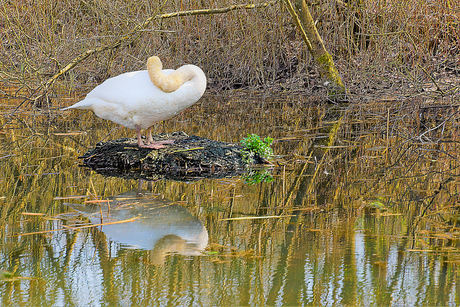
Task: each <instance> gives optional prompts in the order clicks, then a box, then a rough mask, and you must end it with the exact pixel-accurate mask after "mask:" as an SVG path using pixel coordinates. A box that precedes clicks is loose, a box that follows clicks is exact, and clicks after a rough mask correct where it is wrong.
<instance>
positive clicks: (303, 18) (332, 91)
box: [284, 0, 346, 101]
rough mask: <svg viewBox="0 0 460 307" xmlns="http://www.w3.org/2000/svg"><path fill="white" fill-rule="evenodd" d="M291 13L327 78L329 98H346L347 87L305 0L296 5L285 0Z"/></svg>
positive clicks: (297, 2)
mask: <svg viewBox="0 0 460 307" xmlns="http://www.w3.org/2000/svg"><path fill="white" fill-rule="evenodd" d="M284 2H285V4H286V6H287V9H288V11H289V13H290V14H291V16H292V18H294V21H295V23H296V25H297V28H298V29H299V30H300V32H301V34H302V37H303V39H304V41H305V44H306V46H307V48H308V50H309V51H310V53H311V55H312V56H313V58H314V59H315V60H316V62H317V63H318V64H319V67H320V73H321V76H322V77H323V78H324V79H326V80H327V83H326V84H327V89H328V95H329V98H330V99H332V100H334V101H337V100H344V99H346V89H345V86H344V84H343V83H342V79H341V78H340V75H339V72H338V70H337V69H336V68H335V65H334V61H333V59H332V56H331V55H330V54H329V52H327V51H326V48H325V47H324V43H323V40H322V39H321V36H320V35H319V33H318V30H317V29H316V26H315V22H314V20H313V17H312V16H311V14H310V11H309V9H308V7H307V3H306V2H305V0H295V7H294V6H293V5H292V3H291V1H290V0H284Z"/></svg>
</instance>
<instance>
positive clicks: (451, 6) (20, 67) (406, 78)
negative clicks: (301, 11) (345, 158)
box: [0, 0, 460, 95]
mask: <svg viewBox="0 0 460 307" xmlns="http://www.w3.org/2000/svg"><path fill="white" fill-rule="evenodd" d="M156 3H157V2H151V1H145V0H143V1H120V0H110V1H102V2H101V1H96V0H90V1H82V0H71V1H59V2H55V1H48V0H42V1H38V2H36V1H34V2H32V1H25V0H24V1H4V2H3V3H2V5H1V6H0V36H1V40H0V58H1V60H0V82H1V83H2V84H3V85H2V88H5V87H7V86H15V87H20V88H21V89H24V90H26V91H24V92H22V94H23V95H30V94H31V93H32V92H33V89H35V88H36V87H37V85H38V84H42V83H44V82H46V80H48V79H49V78H50V76H52V75H53V74H55V73H56V72H58V71H59V70H60V69H62V68H63V67H65V66H66V65H67V64H68V63H69V61H71V60H72V59H74V58H75V57H76V56H77V55H80V54H82V53H84V52H85V51H87V50H91V49H94V48H97V47H101V46H110V45H111V44H113V43H114V42H116V41H117V40H119V39H120V37H122V36H123V35H126V34H128V33H130V31H132V30H133V29H134V28H135V27H136V26H137V25H139V24H141V23H142V22H144V21H145V20H146V19H147V18H149V17H152V16H157V15H159V14H163V13H173V12H177V11H184V10H197V9H213V8H214V9H215V8H223V7H228V6H231V5H234V4H241V3H240V2H237V1H235V0H228V1H219V2H214V1H206V0H205V1H197V0H194V1H164V2H162V3H161V4H159V5H157V4H156ZM352 4H353V5H349V4H348V5H347V4H346V3H345V2H341V1H338V2H336V1H324V0H323V1H319V2H315V3H314V4H312V5H311V6H310V9H311V12H312V15H313V18H314V19H315V20H316V23H317V26H318V30H319V33H320V34H321V36H322V38H323V40H324V43H325V45H326V48H327V50H328V51H329V53H330V54H331V55H332V56H333V58H334V61H335V62H336V65H337V68H338V69H339V72H340V73H341V74H342V77H343V80H344V82H345V83H346V85H347V86H348V88H349V90H350V91H351V93H352V94H353V93H356V94H361V93H364V92H369V91H375V90H376V89H401V85H403V88H405V89H409V86H411V88H412V89H415V90H417V91H421V90H423V89H424V87H423V85H422V83H424V82H425V81H427V82H430V83H431V84H432V85H433V80H437V81H441V83H437V84H436V85H437V86H438V87H442V88H437V87H436V86H435V90H438V91H439V90H442V91H445V90H446V87H445V86H444V87H443V83H442V82H447V83H449V81H452V80H451V79H449V78H447V77H448V76H451V75H453V76H457V75H458V72H459V70H460V68H459V56H458V53H459V41H460V39H459V35H460V34H459V32H458V23H459V20H458V19H459V10H460V5H459V4H458V3H457V2H456V1H451V0H437V1H430V2H427V1H421V0H420V1H412V0H411V1H408V0H405V1H396V0H392V1H353V2H352ZM358 4H361V5H358ZM151 55H159V56H160V58H162V59H164V62H165V67H177V66H179V65H182V64H184V63H194V64H196V65H198V66H201V67H202V68H203V69H204V71H205V72H206V73H207V75H208V77H209V88H210V89H214V90H225V89H234V88H241V87H250V88H254V87H259V86H263V87H265V88H270V89H278V90H283V91H284V90H289V91H293V90H302V91H307V92H312V91H315V90H318V89H321V88H322V84H321V83H320V82H319V81H320V80H318V78H317V76H318V73H317V68H316V67H315V64H314V62H313V61H312V60H311V58H310V55H309V54H308V52H307V51H306V48H305V45H304V43H303V41H302V38H301V37H300V34H299V33H298V31H297V30H296V27H295V25H294V22H293V20H292V18H291V17H290V15H289V13H288V12H287V10H286V8H285V6H284V4H283V3H282V2H276V1H275V2H270V5H268V6H265V7H263V8H255V9H250V10H233V11H230V12H228V13H225V14H215V15H195V16H181V17H174V18H168V19H154V20H153V21H152V22H151V23H150V24H149V26H148V27H147V28H146V29H143V30H142V31H141V32H140V35H139V37H138V39H136V40H134V41H132V42H130V43H129V44H127V45H123V44H121V45H120V46H118V47H116V48H113V49H112V48H109V49H107V50H105V51H103V52H99V53H95V54H93V55H92V56H91V57H88V58H87V59H85V60H84V61H83V62H82V63H80V64H79V65H78V66H77V67H76V68H75V69H72V70H70V71H69V72H68V73H66V74H65V75H64V76H63V77H61V78H60V81H65V82H63V83H61V84H63V85H64V88H65V89H66V90H69V89H70V90H73V89H78V88H79V87H81V86H85V85H91V86H93V85H94V84H95V83H100V82H101V81H103V80H104V79H106V78H107V77H110V76H113V75H116V74H119V73H122V72H126V71H131V70H137V69H144V67H145V60H146V59H147V58H148V57H149V56H151ZM431 78H433V80H432V79H431ZM449 89H450V90H452V89H453V90H454V91H456V90H457V89H456V88H452V87H449V88H448V89H447V90H449Z"/></svg>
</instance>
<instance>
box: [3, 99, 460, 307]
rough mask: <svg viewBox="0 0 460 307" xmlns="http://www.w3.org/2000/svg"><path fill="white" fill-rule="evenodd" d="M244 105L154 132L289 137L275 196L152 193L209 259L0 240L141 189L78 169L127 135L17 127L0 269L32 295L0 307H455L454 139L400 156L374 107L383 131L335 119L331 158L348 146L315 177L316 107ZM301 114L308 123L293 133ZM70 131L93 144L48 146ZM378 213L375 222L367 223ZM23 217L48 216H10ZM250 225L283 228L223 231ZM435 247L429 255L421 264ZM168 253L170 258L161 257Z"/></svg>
mask: <svg viewBox="0 0 460 307" xmlns="http://www.w3.org/2000/svg"><path fill="white" fill-rule="evenodd" d="M243 105H244V104H242V103H240V102H231V103H230V105H227V101H225V100H223V101H222V100H219V102H218V103H216V104H214V105H212V104H211V101H209V102H206V101H205V102H203V103H202V104H200V105H198V106H196V108H198V109H199V110H198V111H200V115H199V116H197V117H196V118H194V119H193V120H192V118H191V113H195V114H196V112H195V111H196V110H195V111H194V112H190V113H187V112H186V113H185V114H184V115H181V116H180V117H178V118H176V119H175V120H173V121H172V122H171V123H169V122H168V123H165V127H166V130H171V131H172V130H187V131H189V130H190V131H191V130H193V129H194V130H195V133H197V134H200V135H204V136H207V137H210V138H216V139H217V138H220V139H223V140H224V141H237V140H238V139H239V138H240V137H241V136H244V135H245V133H246V132H247V130H251V131H254V132H255V133H258V134H260V135H263V136H264V135H270V136H274V137H275V138H278V137H279V136H286V135H287V134H289V135H290V138H289V139H288V140H285V141H283V142H281V141H279V142H277V143H276V144H275V153H276V154H282V153H285V154H286V156H285V157H284V158H283V160H282V161H280V162H285V167H284V169H282V168H275V169H274V170H273V173H272V175H273V177H274V178H275V180H274V181H273V182H270V183H262V184H259V185H253V186H248V185H244V184H243V183H242V181H241V180H239V179H238V178H233V179H221V180H201V181H198V182H192V183H185V182H171V181H157V182H152V183H150V187H149V188H148V191H149V193H153V194H155V195H158V197H160V198H161V197H165V198H167V199H171V201H172V203H173V204H175V205H177V204H180V205H181V206H183V207H184V208H185V209H186V210H187V211H188V212H190V214H191V215H193V216H195V217H197V218H198V219H199V220H200V221H203V224H204V225H205V226H206V229H207V231H208V233H209V242H212V243H213V244H211V248H210V250H209V253H208V254H207V255H206V256H204V257H188V256H184V255H180V251H181V250H184V248H186V240H184V239H181V238H180V236H178V235H177V234H173V235H166V236H162V238H161V239H159V240H157V244H156V247H157V249H155V248H154V249H153V251H144V250H132V249H125V248H120V247H119V245H116V244H111V243H110V242H111V241H110V240H108V236H107V235H106V234H105V233H104V232H105V231H106V229H105V226H104V227H103V228H102V230H103V231H102V232H101V231H99V230H97V229H87V230H80V231H79V232H74V231H67V232H58V233H54V234H49V233H48V234H47V233H43V234H40V235H35V236H23V237H21V236H17V237H9V236H8V235H10V234H21V233H26V232H33V231H39V230H49V229H53V228H54V227H59V226H60V225H59V223H61V221H55V220H52V219H50V218H52V217H53V216H55V214H58V213H62V212H64V211H66V210H67V209H66V207H65V206H63V205H62V203H63V201H66V202H68V201H69V200H65V199H64V200H63V199H55V197H62V198H69V197H72V198H74V197H83V198H82V199H95V198H96V197H94V194H96V192H97V194H99V195H98V198H99V199H105V198H106V196H107V195H113V194H119V193H121V192H122V191H126V190H131V189H133V188H136V187H137V182H136V181H122V180H119V179H116V178H102V177H100V176H98V175H96V174H92V173H89V172H87V171H85V170H84V169H81V168H78V167H75V156H76V154H75V153H78V152H84V151H85V150H86V149H87V147H89V146H91V144H94V142H95V140H100V139H103V138H104V136H106V135H107V134H109V133H112V134H113V135H111V136H110V138H117V137H121V136H130V135H129V132H127V131H124V130H123V129H117V130H114V131H112V126H111V125H106V124H104V123H101V122H98V121H97V120H96V122H94V123H92V122H90V121H89V120H88V121H87V120H86V119H88V118H87V117H86V115H81V119H83V120H81V121H77V122H76V123H72V124H70V123H71V121H73V120H75V119H74V118H66V119H63V120H62V125H63V126H59V127H58V128H56V127H54V126H52V125H48V126H43V127H42V128H40V127H41V126H40V125H39V120H37V126H34V125H33V123H32V122H30V121H31V119H30V118H28V117H27V116H25V117H24V118H22V117H21V118H20V119H21V120H20V121H19V120H17V121H15V122H14V124H15V125H17V126H15V127H13V126H12V125H10V126H9V128H8V129H6V130H5V131H6V133H5V134H0V138H1V140H2V142H1V145H0V146H2V147H1V148H2V149H1V150H2V152H4V155H2V157H3V156H7V157H6V158H4V159H0V167H1V168H2V171H4V173H3V174H2V175H0V176H3V177H2V178H4V179H5V180H2V181H1V183H0V193H1V194H0V197H2V198H0V203H1V204H2V206H1V209H0V210H1V213H2V219H1V220H0V225H1V226H2V228H1V229H2V230H1V235H2V237H1V239H2V244H1V249H0V260H2V261H1V262H0V263H1V267H0V269H1V270H4V271H7V272H9V273H11V274H12V275H15V276H22V277H30V278H32V279H33V280H34V282H30V283H29V281H28V280H17V281H18V282H20V285H21V286H23V285H27V287H29V288H28V291H27V293H25V292H21V291H20V290H18V289H19V287H18V286H15V285H17V284H14V283H11V282H8V283H1V284H0V291H1V292H2V293H6V294H5V295H3V296H2V299H1V300H2V304H3V305H6V306H8V305H11V301H9V300H10V298H11V300H13V299H15V300H16V301H26V300H27V299H30V298H31V297H36V298H39V299H38V300H40V301H41V302H42V305H52V304H54V303H55V302H56V300H57V299H58V298H61V297H62V296H63V295H62V293H66V295H65V298H63V300H64V301H65V303H67V305H72V304H75V302H80V300H81V299H82V298H85V299H87V300H88V301H90V300H93V301H90V302H89V303H88V304H87V305H91V303H93V302H95V301H97V302H100V301H102V302H103V303H101V304H104V303H106V304H105V305H123V304H125V305H129V304H131V305H160V304H163V303H164V305H167V304H168V303H167V302H165V301H168V299H169V301H168V302H169V303H171V304H174V303H177V300H179V299H180V298H184V297H189V298H190V299H191V300H192V299H193V300H194V301H195V302H198V301H200V304H202V305H219V304H220V303H221V302H226V304H227V305H250V304H254V305H261V306H262V305H271V304H273V305H274V304H278V303H279V304H284V305H296V306H298V305H308V304H310V305H327V304H329V305H354V302H358V303H362V304H366V303H367V302H370V303H369V304H374V305H391V304H394V305H397V304H398V302H399V303H401V301H396V302H395V301H394V298H395V297H400V296H401V295H405V294H407V296H406V297H412V296H415V297H419V298H420V300H423V301H424V302H427V305H435V304H444V305H448V303H449V302H452V300H451V297H456V292H455V286H453V285H455V284H456V280H457V279H458V274H456V273H455V270H456V266H457V264H455V261H457V260H456V259H455V257H454V256H452V255H454V253H449V254H447V253H445V252H447V251H449V250H451V251H458V244H459V243H458V240H457V239H456V237H455V236H457V237H458V233H457V231H458V229H457V228H456V227H458V226H455V224H450V223H453V222H455V221H451V220H450V218H455V214H458V205H457V203H458V202H457V200H458V192H457V191H458V182H457V181H447V179H448V178H449V177H452V178H456V176H457V175H458V168H457V164H458V163H457V162H456V160H455V159H452V156H454V157H455V155H456V152H458V150H457V147H458V145H457V137H456V135H455V133H452V135H451V141H452V142H449V143H443V144H425V145H423V146H424V147H423V146H422V145H420V144H414V143H412V142H410V141H406V142H402V141H401V135H404V133H405V134H406V135H407V134H408V133H409V132H408V131H405V130H404V131H403V130H402V129H404V127H403V124H402V123H400V122H398V121H397V120H396V119H394V118H391V119H390V120H389V121H388V117H387V116H386V115H387V114H388V112H387V109H386V108H385V109H384V110H383V111H382V114H384V115H385V116H383V117H382V118H379V117H370V118H365V119H361V120H360V121H352V120H344V122H343V124H342V128H341V129H343V130H341V132H339V134H338V137H337V138H336V139H335V142H336V143H335V144H334V145H333V146H343V147H341V148H338V147H335V148H330V150H329V151H328V153H327V154H326V155H325V156H324V159H322V163H316V162H315V157H317V158H316V161H321V159H320V158H322V156H321V154H322V153H324V150H323V149H322V147H315V145H319V144H318V143H315V142H316V140H320V139H322V138H323V139H327V124H326V123H324V122H323V121H322V119H321V118H322V114H323V113H322V111H321V109H320V108H317V109H312V108H305V106H304V105H300V104H299V105H293V106H289V105H287V104H285V103H284V102H267V103H265V104H264V103H260V104H257V103H255V104H253V105H252V107H254V106H255V107H254V108H253V110H251V112H249V111H248V110H245V109H244V107H243ZM224 109H225V110H228V113H227V114H225V113H224V112H223V110H224ZM267 111H268V113H266V112H267ZM284 112H285V113H284ZM360 112H362V111H360ZM253 114H256V115H253ZM263 114H265V115H264V116H262V115H263ZM302 114H307V115H308V117H309V118H314V120H312V121H309V120H307V119H305V118H300V117H301V116H302ZM359 114H362V113H359ZM411 114H412V113H411ZM89 115H91V114H88V116H89ZM259 115H261V116H259ZM18 116H19V115H18ZM315 116H316V117H315ZM412 117H413V119H412V121H411V122H409V124H410V125H412V127H415V125H414V123H416V121H417V116H416V113H414V114H412ZM406 119H407V118H406ZM44 122H45V121H43V122H42V123H44ZM222 122H225V123H226V126H225V125H222V124H221V123H222ZM270 122H276V125H275V126H271V125H269V123H270ZM388 122H389V124H388ZM26 123H27V124H28V125H29V127H32V128H33V130H34V131H33V130H32V129H29V128H28V127H27V125H26ZM424 124H425V125H426V124H428V123H427V122H426V119H425V122H424ZM21 125H22V126H21ZM75 125H76V127H77V129H78V130H82V131H87V132H88V134H76V135H54V134H49V133H48V132H47V131H49V132H58V131H60V132H63V131H67V130H69V129H71V127H75ZM379 125H382V127H395V128H394V129H400V130H398V131H399V132H400V134H399V137H396V136H392V134H391V133H389V134H388V135H389V136H390V140H388V139H387V133H383V134H376V133H370V132H372V130H371V129H374V127H378V126H379ZM436 125H437V124H436V123H433V126H434V127H436ZM322 126H324V127H322ZM18 127H19V128H20V129H17V128H18ZM21 127H22V128H21ZM184 127H185V128H184ZM228 127H230V128H228ZM318 127H322V128H321V129H319V128H318ZM13 128H14V129H13ZM451 128H455V127H451ZM40 129H42V130H40ZM53 129H54V130H53ZM407 129H408V128H407ZM417 129H418V128H417ZM446 131H447V130H446ZM403 132H404V133H403ZM413 133H415V132H413ZM421 133H423V132H420V134H421ZM430 133H434V132H430ZM56 144H60V145H56ZM68 148H73V150H72V151H69V150H68ZM385 149H387V150H388V151H387V152H384V150H385ZM441 149H442V150H441ZM387 161H389V162H390V163H389V164H388V163H387ZM318 167H320V169H317V168H318ZM315 171H316V174H317V175H316V177H315V178H314V180H312V178H313V176H312V175H313V174H314V172H315ZM51 174H52V175H51ZM90 179H91V180H92V182H93V183H94V191H96V192H94V191H93V189H92V187H91V184H90ZM310 186H311V187H312V188H309V187H310ZM309 191H310V192H309ZM54 199H55V200H54ZM71 201H72V202H79V201H80V200H71ZM82 202H83V200H82ZM374 203H376V204H378V206H379V207H378V208H376V209H373V208H371V205H372V204H374ZM168 206H169V205H168ZM425 209H426V210H425ZM24 211H27V212H35V213H45V217H40V216H33V215H26V216H21V215H19V213H22V212H24ZM423 212H425V213H424V214H422V213H423ZM456 212H457V213H456ZM396 213H398V214H402V215H399V216H397V215H395V214H396ZM248 216H249V217H252V216H254V217H263V216H283V218H282V219H280V218H276V219H240V220H225V219H231V218H237V217H248ZM61 217H62V215H61ZM74 219H75V218H73V220H74ZM104 221H105V219H104ZM414 221H420V222H418V224H416V223H414ZM63 223H69V224H70V223H71V221H67V222H63ZM415 225H417V227H415ZM445 227H448V228H445ZM444 229H448V230H449V231H448V232H446V231H445V230H444ZM414 234H415V235H417V238H416V239H414ZM433 247H436V252H437V253H441V254H440V256H437V255H435V254H434V253H431V254H432V255H428V253H421V252H420V250H433V249H432V248H433ZM175 251H178V254H177V255H172V254H171V252H172V253H174V252H175ZM160 263H161V264H160ZM152 264H154V265H152ZM408 280H410V281H411V282H410V284H408V283H406V281H408ZM44 282H46V285H47V293H48V294H47V296H46V297H44V296H43V294H42V293H43V292H44V291H43V284H44ZM25 283H27V284H25ZM75 285H80V286H75ZM85 285H88V286H85ZM48 290H49V291H48ZM127 293H128V294H127ZM164 293H168V295H169V296H168V295H164ZM330 293H337V295H336V296H334V297H331V296H329V294H330ZM362 293H366V298H365V299H363V298H362ZM367 294H368V295H367ZM409 294H410V295H409ZM165 297H166V298H165ZM160 300H161V301H160ZM85 302H86V301H85ZM126 302H129V303H126ZM408 302H411V301H408ZM358 303H356V304H358ZM403 303H404V302H402V304H403ZM406 303H407V302H406ZM94 305H97V304H96V303H95V304H94ZM452 305H454V304H453V303H452Z"/></svg>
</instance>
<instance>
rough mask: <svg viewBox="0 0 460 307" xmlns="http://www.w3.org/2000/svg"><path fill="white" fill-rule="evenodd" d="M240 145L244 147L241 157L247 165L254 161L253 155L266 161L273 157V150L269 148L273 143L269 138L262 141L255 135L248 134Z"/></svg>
mask: <svg viewBox="0 0 460 307" xmlns="http://www.w3.org/2000/svg"><path fill="white" fill-rule="evenodd" d="M240 143H241V145H242V146H243V147H244V148H243V149H241V155H242V156H243V160H244V161H245V162H247V163H249V162H250V161H251V160H253V159H254V155H255V154H259V156H261V157H262V158H265V159H267V160H269V159H271V158H272V157H273V149H272V148H271V147H270V145H271V144H272V143H273V139H272V138H271V137H266V138H265V139H263V140H262V139H261V138H260V136H258V135H257V134H249V133H248V136H247V137H245V138H244V139H242V140H241V141H240Z"/></svg>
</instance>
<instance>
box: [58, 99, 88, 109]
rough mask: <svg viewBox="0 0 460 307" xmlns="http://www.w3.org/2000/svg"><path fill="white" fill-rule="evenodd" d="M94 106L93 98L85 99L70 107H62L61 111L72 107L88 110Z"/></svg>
mask: <svg viewBox="0 0 460 307" xmlns="http://www.w3.org/2000/svg"><path fill="white" fill-rule="evenodd" d="M92 107H93V101H92V99H83V100H82V101H79V102H77V103H76V104H74V105H71V106H70V107H66V108H63V109H61V111H65V110H70V109H83V110H88V109H91V108H92Z"/></svg>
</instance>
